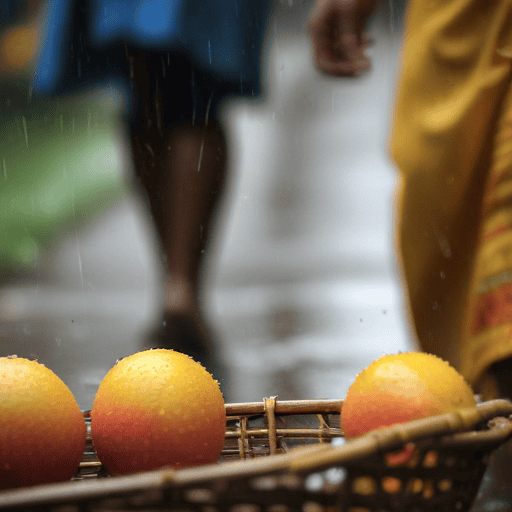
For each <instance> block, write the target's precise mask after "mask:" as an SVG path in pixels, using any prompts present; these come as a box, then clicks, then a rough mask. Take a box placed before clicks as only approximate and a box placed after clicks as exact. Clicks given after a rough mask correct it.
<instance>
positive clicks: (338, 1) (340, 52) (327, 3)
mask: <svg viewBox="0 0 512 512" xmlns="http://www.w3.org/2000/svg"><path fill="white" fill-rule="evenodd" d="M375 3H376V1H375V0H317V2H316V4H315V7H314V8H313V12H312V14H311V19H310V23H309V30H310V32H311V37H312V44H313V55H314V59H315V64H316V66H317V67H318V68H319V69H320V71H322V72H323V73H326V74H328V75H333V76H357V75H359V74H360V73H362V72H364V71H367V70H368V69H370V60H369V59H368V57H367V56H366V55H365V50H366V48H367V47H368V43H369V39H368V37H367V36H366V33H365V31H364V29H365V26H366V22H367V21H368V18H369V17H370V15H371V13H372V12H373V9H374V6H375Z"/></svg>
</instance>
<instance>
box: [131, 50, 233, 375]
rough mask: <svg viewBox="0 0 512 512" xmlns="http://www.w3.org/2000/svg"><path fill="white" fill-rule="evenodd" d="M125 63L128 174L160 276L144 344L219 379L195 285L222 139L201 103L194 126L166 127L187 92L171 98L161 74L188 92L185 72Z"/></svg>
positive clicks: (141, 60) (136, 59) (142, 61)
mask: <svg viewBox="0 0 512 512" xmlns="http://www.w3.org/2000/svg"><path fill="white" fill-rule="evenodd" d="M127 56H128V58H129V59H130V63H131V74H132V78H133V80H132V84H133V86H134V87H135V88H136V93H137V95H138V101H139V103H138V110H137V112H138V118H137V119H136V120H134V122H133V123H132V125H131V128H130V130H131V131H130V136H131V144H132V152H133V159H134V165H135V172H136V175H137V178H138V179H139V182H140V184H141V186H142V190H143V191H144V192H145V194H146V197H147V200H148V204H149V207H150V210H151V214H152V216H153V219H154V222H155V226H156V229H157V232H158V235H159V238H160V242H161V247H162V251H163V254H164V259H165V267H166V271H167V273H166V274H167V275H166V279H165V283H164V302H163V313H164V315H163V321H162V327H161V328H160V329H159V330H157V331H156V332H155V333H154V335H153V336H152V339H151V340H150V341H149V344H150V345H151V346H163V347H167V348H175V349H177V350H179V351H182V352H185V353H187V354H188V355H190V356H191V357H193V358H194V359H196V360H197V361H199V362H201V363H202V364H203V365H204V366H205V367H206V368H207V369H208V370H209V371H210V372H212V373H213V375H214V376H215V377H216V378H218V379H220V380H222V378H223V375H221V374H223V372H222V368H221V366H222V365H221V363H220V361H219V359H218V357H216V355H215V350H214V349H215V347H214V346H213V341H212V339H211V335H210V333H209V332H208V329H206V327H205V324H204V320H203V315H202V314H201V308H200V305H199V286H200V277H201V276H200V274H201V264H202V261H203V255H204V252H205V249H206V245H207V242H208V238H209V234H210V231H211V226H212V220H213V217H214V213H215V209H216V206H217V203H218V201H219V199H220V195H221V192H222V190H223V187H224V182H225V175H226V140H225V136H224V132H223V130H222V128H221V126H220V124H219V123H218V122H217V121H216V120H215V119H214V118H210V117H211V116H209V115H208V113H209V106H210V105H209V103H207V105H206V107H207V108H206V114H205V115H203V116H202V119H201V120H200V121H197V120H195V119H194V117H195V115H194V108H191V109H190V112H188V110H187V111H186V112H187V113H186V114H180V115H185V117H190V121H189V122H188V123H187V122H182V123H181V124H176V122H174V124H172V125H171V126H170V127H167V126H166V125H165V122H164V119H165V115H164V114H165V113H166V111H167V110H166V109H170V110H169V111H170V112H171V113H172V112H173V108H174V106H175V103H176V102H180V101H183V102H186V101H187V98H186V97H187V95H188V94H190V91H184V90H183V89H179V88H178V89H177V92H176V91H173V89H172V87H173V86H174V84H173V83H172V81H169V80H166V76H165V75H166V74H167V76H171V77H176V78H181V83H182V84H183V83H184V84H185V85H184V87H186V88H189V87H190V86H189V81H188V79H187V73H188V71H187V69H186V68H183V67H182V66H181V63H179V62H178V67H177V68H176V67H174V68H173V67H172V65H173V64H172V63H171V67H169V68H165V73H164V72H163V71H162V66H161V65H160V61H159V59H160V57H159V56H157V57H156V58H154V57H153V56H151V55H148V54H143V53H140V52H139V53H130V52H129V51H127ZM165 63H166V62H165V58H164V60H163V61H162V64H164V65H165ZM180 66H181V67H180ZM180 73H184V76H181V77H180ZM191 78H193V74H192V76H191ZM182 87H183V86H182ZM180 91H181V92H180ZM188 101H190V98H188ZM193 101H195V100H193ZM198 101H203V98H202V97H201V98H200V99H199V100H198ZM207 101H208V100H207ZM209 101H211V98H210V100H209ZM178 106H179V104H178ZM202 106H203V107H204V104H203V105H202ZM192 107H194V103H193V102H192ZM187 108H188V107H187ZM203 114H204V109H203ZM171 117H172V116H171Z"/></svg>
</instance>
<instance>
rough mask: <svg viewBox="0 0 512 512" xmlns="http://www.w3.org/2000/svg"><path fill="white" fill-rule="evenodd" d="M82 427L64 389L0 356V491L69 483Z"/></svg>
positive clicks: (33, 368) (35, 369)
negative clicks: (66, 481)
mask: <svg viewBox="0 0 512 512" xmlns="http://www.w3.org/2000/svg"><path fill="white" fill-rule="evenodd" d="M85 442H86V424H85V419H84V417H83V414H82V412H81V411H80V408H79V407H78V404H77V402H76V400H75V397H74V396H73V394H72V392H71V390H70V389H69V388H68V387H67V385H66V384H65V383H64V382H63V381H62V380H61V379H60V378H59V377H58V376H57V375H56V374H55V373H54V372H53V371H52V370H50V369H49V368H47V367H46V366H44V365H42V364H40V363H38V362H37V361H32V360H29V359H25V358H22V357H16V356H9V357H0V489H11V488H16V487H24V486H31V485H39V484H46V483H54V482H61V481H65V480H70V479H71V478H72V477H73V476H74V475H75V473H76V472H77V470H78V466H79V465H80V462H81V460H82V457H83V455H84V450H85Z"/></svg>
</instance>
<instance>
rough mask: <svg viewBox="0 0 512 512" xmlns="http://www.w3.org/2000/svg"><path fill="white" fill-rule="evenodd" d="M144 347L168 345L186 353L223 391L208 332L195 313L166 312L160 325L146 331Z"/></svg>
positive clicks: (221, 367) (223, 373)
mask: <svg viewBox="0 0 512 512" xmlns="http://www.w3.org/2000/svg"><path fill="white" fill-rule="evenodd" d="M146 348H168V349H172V350H176V351H177V352H182V353H184V354H187V355H188V356H190V357H191V358H192V359H194V360H195V361H197V362H198V363H201V364H202V365H203V366H204V367H205V368H206V369H207V370H208V371H209V372H210V373H211V374H212V375H213V378H214V379H216V380H217V381H218V382H219V385H220V387H221V390H222V392H223V393H224V394H225V393H226V387H227V382H226V381H227V378H226V371H225V368H224V364H223V362H222V359H221V357H220V355H219V353H218V350H217V349H216V346H215V342H214V340H213V336H212V334H211V333H210V332H209V330H208V329H207V327H206V325H205V323H204V321H203V319H202V317H201V315H200V314H199V313H196V314H194V313H190V312H175V311H173V312H166V313H164V314H163V316H162V320H161V324H160V326H159V327H157V328H156V329H155V330H154V331H153V332H151V333H150V335H149V337H148V339H147V342H146Z"/></svg>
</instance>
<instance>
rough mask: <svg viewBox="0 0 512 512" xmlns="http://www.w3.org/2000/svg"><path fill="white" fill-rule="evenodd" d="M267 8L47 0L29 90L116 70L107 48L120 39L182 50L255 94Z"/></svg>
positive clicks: (175, 0) (242, 91)
mask: <svg viewBox="0 0 512 512" xmlns="http://www.w3.org/2000/svg"><path fill="white" fill-rule="evenodd" d="M268 10H269V1H268V0H48V1H47V4H46V13H45V16H44V29H43V34H42V44H41V51H40V55H39V59H38V63H37V66H36V70H35V73H34V78H33V90H34V93H36V94H38V93H39V94H57V93H62V92H65V91H68V90H70V89H73V88H76V87H77V86H78V85H79V84H80V83H81V84H83V83H86V82H87V81H88V80H98V79H100V78H103V79H104V78H106V77H107V76H108V75H112V74H118V75H122V74H123V72H122V71H119V72H118V71H117V70H116V69H115V68H116V66H115V65H112V61H113V60H114V59H115V58H116V57H115V55H116V54H115V52H112V50H117V51H118V54H117V55H119V56H120V55H121V53H122V52H120V51H119V50H120V49H122V48H124V44H127V45H128V46H130V47H132V48H135V49H140V50H142V51H158V52H173V53H177V54H181V55H185V56H187V58H189V59H190V60H191V62H192V63H193V64H194V65H195V66H197V67H199V68H200V69H201V70H202V71H203V72H205V73H207V74H211V76H212V78H214V79H215V80H218V81H220V82H224V83H226V84H230V87H228V88H229V89H231V92H232V93H235V94H239V95H248V94H258V93H259V89H260V61H261V46H262V40H263V33H264V29H265V23H266V18H267V15H268ZM70 53H72V54H74V55H71V54H70ZM108 57H110V63H109V64H105V63H106V62H107V61H108ZM101 59H103V60H104V61H105V63H103V64H101V65H97V66H95V67H94V66H91V65H89V64H88V63H90V62H93V61H98V62H99V61H100V60H101ZM77 65H78V69H75V68H76V66H77ZM69 68H73V69H72V70H71V71H70V69H69ZM92 69H94V73H92V71H91V70H92ZM93 75H94V76H93Z"/></svg>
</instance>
